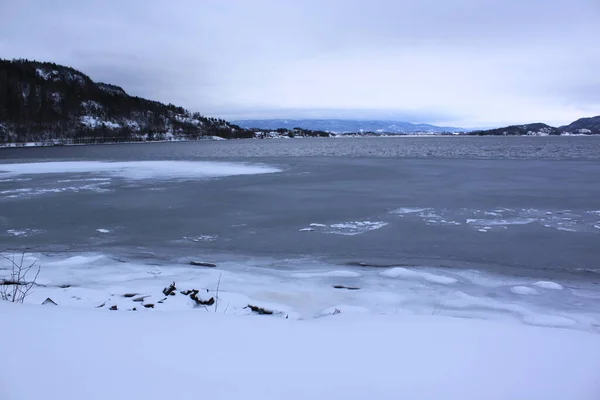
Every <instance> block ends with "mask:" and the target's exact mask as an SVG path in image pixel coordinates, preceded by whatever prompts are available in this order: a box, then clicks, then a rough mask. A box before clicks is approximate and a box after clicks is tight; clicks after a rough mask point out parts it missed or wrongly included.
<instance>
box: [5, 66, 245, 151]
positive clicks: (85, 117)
mask: <svg viewBox="0 0 600 400" xmlns="http://www.w3.org/2000/svg"><path fill="white" fill-rule="evenodd" d="M202 136H219V137H222V138H227V139H232V138H248V137H253V136H254V133H253V132H252V131H249V130H246V129H242V128H240V127H239V126H237V125H234V124H230V123H228V122H227V121H225V120H223V119H218V118H208V117H204V116H202V115H200V114H199V113H191V112H189V111H187V110H185V109H184V108H182V107H178V106H175V105H173V104H163V103H160V102H157V101H151V100H147V99H143V98H140V97H136V96H129V95H128V94H127V93H126V92H125V90H123V89H122V88H120V87H118V86H115V85H111V84H106V83H101V82H94V81H92V79H90V77H89V76H87V75H85V74H84V73H82V72H80V71H77V70H76V69H74V68H71V67H66V66H62V65H57V64H54V63H47V62H38V61H29V60H1V59H0V142H4V143H11V142H14V143H18V142H32V141H33V142H44V141H61V140H62V141H68V142H72V143H93V142H106V141H111V142H119V141H136V140H164V139H168V138H185V139H198V138H200V137H202Z"/></svg>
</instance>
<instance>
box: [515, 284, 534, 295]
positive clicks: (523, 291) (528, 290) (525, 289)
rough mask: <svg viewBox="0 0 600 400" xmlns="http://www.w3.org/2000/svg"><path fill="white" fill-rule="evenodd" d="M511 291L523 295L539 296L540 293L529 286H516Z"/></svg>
mask: <svg viewBox="0 0 600 400" xmlns="http://www.w3.org/2000/svg"><path fill="white" fill-rule="evenodd" d="M510 291H511V292H513V293H515V294H522V295H530V294H539V292H538V291H537V290H535V289H534V288H530V287H527V286H514V287H512V288H510Z"/></svg>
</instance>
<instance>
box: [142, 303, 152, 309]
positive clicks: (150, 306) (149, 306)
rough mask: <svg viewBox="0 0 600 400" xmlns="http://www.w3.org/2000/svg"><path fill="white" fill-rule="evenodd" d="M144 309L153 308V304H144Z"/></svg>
mask: <svg viewBox="0 0 600 400" xmlns="http://www.w3.org/2000/svg"><path fill="white" fill-rule="evenodd" d="M144 307H146V308H154V304H152V303H148V304H144Z"/></svg>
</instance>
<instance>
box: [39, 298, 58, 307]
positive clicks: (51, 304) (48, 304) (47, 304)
mask: <svg viewBox="0 0 600 400" xmlns="http://www.w3.org/2000/svg"><path fill="white" fill-rule="evenodd" d="M42 305H43V306H57V305H58V304H56V303H55V302H54V300H52V299H51V298H50V297H48V298H47V299H46V300H44V302H43V303H42Z"/></svg>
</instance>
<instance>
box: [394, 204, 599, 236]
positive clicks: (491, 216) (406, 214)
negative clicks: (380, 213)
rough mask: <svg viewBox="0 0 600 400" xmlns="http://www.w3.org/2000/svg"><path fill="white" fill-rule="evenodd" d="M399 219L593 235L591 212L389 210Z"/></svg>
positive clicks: (487, 228)
mask: <svg viewBox="0 0 600 400" xmlns="http://www.w3.org/2000/svg"><path fill="white" fill-rule="evenodd" d="M390 212H391V213H393V214H397V215H398V216H399V217H402V218H405V219H410V218H413V219H415V218H419V219H421V220H422V221H423V222H424V223H425V224H427V225H442V226H460V225H462V224H466V225H467V226H468V227H469V228H472V229H474V230H476V231H478V232H482V233H486V232H489V231H493V230H497V229H503V230H504V229H509V228H511V229H513V228H512V227H516V226H519V225H528V224H534V223H537V224H540V225H542V226H545V227H547V228H552V229H557V230H560V231H563V232H588V233H597V230H596V228H595V225H596V224H597V221H596V218H595V214H593V212H592V211H578V212H574V211H572V210H548V209H546V210H543V209H541V210H538V209H533V208H528V209H525V208H524V209H520V210H515V209H510V208H494V209H492V210H478V209H467V208H457V209H448V208H442V209H434V208H425V207H401V208H397V209H395V210H392V211H390Z"/></svg>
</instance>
